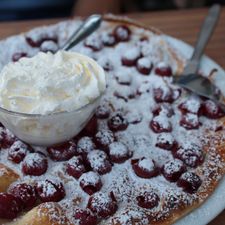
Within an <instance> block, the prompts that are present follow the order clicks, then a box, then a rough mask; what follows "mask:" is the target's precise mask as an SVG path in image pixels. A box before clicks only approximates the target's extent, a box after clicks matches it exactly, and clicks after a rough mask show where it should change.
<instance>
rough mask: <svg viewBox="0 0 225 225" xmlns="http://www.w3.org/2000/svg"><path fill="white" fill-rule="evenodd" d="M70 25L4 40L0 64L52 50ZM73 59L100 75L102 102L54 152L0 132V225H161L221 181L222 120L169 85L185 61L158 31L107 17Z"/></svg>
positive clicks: (209, 104)
mask: <svg viewBox="0 0 225 225" xmlns="http://www.w3.org/2000/svg"><path fill="white" fill-rule="evenodd" d="M79 24H80V21H77V20H71V21H66V22H62V23H59V24H56V25H53V26H49V27H42V28H36V29H34V30H32V31H30V32H28V33H25V34H22V35H18V36H15V37H10V38H8V39H6V40H3V41H2V42H0V49H5V48H6V47H9V49H8V52H7V55H4V54H6V53H5V51H2V52H3V53H4V54H3V55H1V56H0V63H1V65H0V66H1V67H3V66H4V65H5V64H6V63H8V62H9V61H11V60H14V59H15V54H17V56H18V55H19V53H20V56H24V55H25V54H26V56H32V55H35V54H37V52H38V51H40V50H41V49H42V47H43V46H44V47H45V51H46V48H47V47H49V49H48V50H49V51H54V48H53V46H55V45H56V46H58V47H59V46H61V45H63V43H64V42H65V40H66V39H67V38H68V37H69V36H70V34H72V32H73V30H74V29H76V26H79ZM46 42H47V43H46ZM11 43H14V45H13V47H10V46H12V45H11ZM50 43H51V44H50ZM41 46H42V47H41ZM131 49H132V50H131ZM72 51H78V52H80V53H83V54H87V55H89V56H90V57H92V58H94V59H95V60H97V61H98V63H99V64H100V65H101V66H102V67H103V68H104V69H105V71H106V79H107V89H106V92H105V95H104V96H103V98H102V99H101V102H100V106H99V107H98V108H97V109H96V113H95V115H94V117H92V119H91V120H90V121H89V123H88V124H87V125H86V126H85V128H84V129H83V130H82V131H81V132H80V133H79V134H78V135H77V136H75V137H73V138H72V139H71V140H70V141H68V142H66V143H62V144H60V145H56V146H49V147H48V148H44V147H35V146H27V145H25V144H23V143H21V141H19V140H18V139H17V138H16V137H14V136H13V135H12V134H11V133H10V132H9V131H8V130H7V129H5V128H4V127H3V126H2V127H1V134H2V135H1V137H2V138H1V142H0V143H1V146H2V147H1V150H0V163H1V165H2V168H3V169H2V170H3V171H6V172H2V173H0V190H1V192H2V193H1V195H0V217H1V218H2V222H1V223H2V224H17V225H27V224H29V225H40V224H43V225H46V224H47V225H50V224H51V225H59V224H65V225H74V224H79V225H95V224H107V225H130V224H135V225H137V224H140V225H145V224H146V225H148V224H160V225H166V224H171V223H174V222H175V221H176V220H178V219H179V218H181V217H182V216H183V215H185V214H186V213H188V212H190V211H191V210H193V209H195V208H197V207H198V206H199V205H201V204H202V203H203V202H204V201H205V200H206V199H207V197H208V196H209V195H211V194H212V193H213V190H214V189H215V188H216V186H217V184H218V182H219V180H220V179H221V177H222V176H223V174H224V155H225V154H224V141H225V139H224V127H225V121H224V113H223V112H222V111H221V109H220V108H219V106H217V105H216V104H214V103H212V102H210V101H209V100H206V99H201V98H198V97H197V96H194V95H193V94H191V93H189V92H187V91H186V90H184V89H181V88H179V87H178V86H175V85H173V84H172V77H171V76H172V75H173V74H179V73H180V72H181V71H182V69H183V67H184V63H185V59H184V58H183V57H182V55H181V54H180V53H179V51H177V50H175V49H174V48H172V47H171V46H170V45H169V44H168V43H167V42H166V41H165V39H164V38H163V35H161V33H160V32H159V31H157V30H155V29H149V28H145V27H144V26H141V25H138V24H136V23H135V22H133V21H130V20H128V19H122V18H118V17H113V16H106V17H105V18H104V22H103V24H102V26H101V27H100V29H99V30H98V31H97V32H96V33H94V34H93V35H91V36H90V37H88V38H87V40H85V41H84V42H82V43H80V44H79V45H78V46H76V47H75V48H73V49H72ZM22 53H25V54H22ZM13 56H14V57H13ZM209 72H210V71H209ZM18 142H19V143H18ZM10 149H11V150H10ZM15 149H18V150H17V151H16V152H18V155H17V154H16V153H14V152H15ZM14 155H16V156H17V157H15V156H14ZM14 158H15V160H13V159H14ZM37 162H38V163H37ZM0 169H1V167H0ZM0 171H1V170H0ZM6 174H9V175H8V176H9V178H8V176H6ZM7 178H8V180H7ZM33 190H35V194H34V192H33ZM19 193H25V194H24V197H23V198H21V197H18V196H19V195H20V194H19ZM1 199H2V201H1ZM5 202H7V204H5ZM18 202H22V203H21V204H18ZM3 206H7V211H8V213H7V214H6V213H4V212H5V210H6V209H5V208H4V207H3ZM21 206H22V207H21ZM31 208H32V209H31Z"/></svg>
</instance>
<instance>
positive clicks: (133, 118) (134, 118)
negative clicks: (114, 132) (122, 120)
mask: <svg viewBox="0 0 225 225" xmlns="http://www.w3.org/2000/svg"><path fill="white" fill-rule="evenodd" d="M126 118H127V121H128V123H129V124H137V123H140V122H141V121H142V119H143V115H142V114H141V113H140V112H138V110H132V111H128V112H127V114H126Z"/></svg>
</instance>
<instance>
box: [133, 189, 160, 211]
mask: <svg viewBox="0 0 225 225" xmlns="http://www.w3.org/2000/svg"><path fill="white" fill-rule="evenodd" d="M136 200H137V203H138V205H139V206H140V207H142V208H145V209H152V208H154V207H156V206H157V205H158V204H159V196H158V195H157V194H156V193H155V192H153V191H145V192H144V193H142V194H141V195H139V196H137V197H136Z"/></svg>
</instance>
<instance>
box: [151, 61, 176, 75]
mask: <svg viewBox="0 0 225 225" xmlns="http://www.w3.org/2000/svg"><path fill="white" fill-rule="evenodd" d="M155 74H157V75H159V76H162V77H164V76H165V77H170V76H172V69H171V67H170V66H169V65H167V64H166V63H165V62H160V63H158V64H157V66H156V68H155Z"/></svg>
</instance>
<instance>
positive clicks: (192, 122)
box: [180, 113, 200, 130]
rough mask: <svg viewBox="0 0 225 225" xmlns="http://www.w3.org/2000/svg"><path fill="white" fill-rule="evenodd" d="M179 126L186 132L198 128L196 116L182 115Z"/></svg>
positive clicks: (190, 114)
mask: <svg viewBox="0 0 225 225" xmlns="http://www.w3.org/2000/svg"><path fill="white" fill-rule="evenodd" d="M180 125H181V126H182V127H184V128H185V129H187V130H192V129H198V128H199V126H200V123H199V120H198V116H197V115H196V114H192V113H187V114H184V115H182V117H181V120H180Z"/></svg>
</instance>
